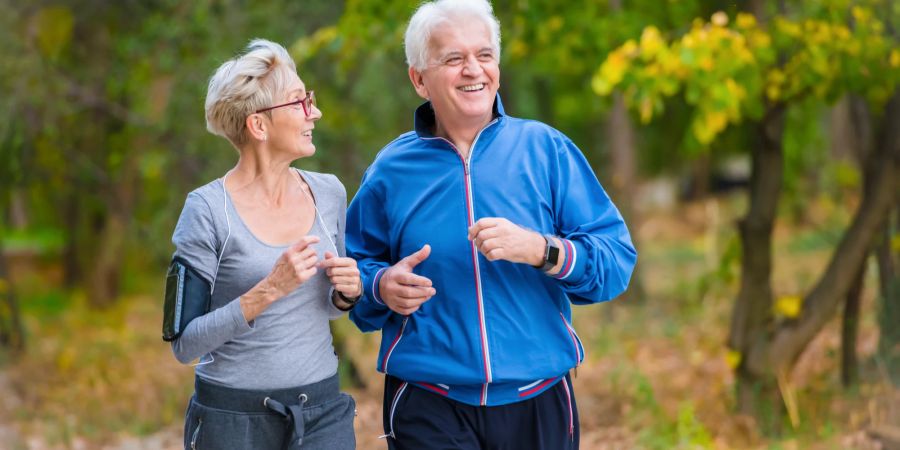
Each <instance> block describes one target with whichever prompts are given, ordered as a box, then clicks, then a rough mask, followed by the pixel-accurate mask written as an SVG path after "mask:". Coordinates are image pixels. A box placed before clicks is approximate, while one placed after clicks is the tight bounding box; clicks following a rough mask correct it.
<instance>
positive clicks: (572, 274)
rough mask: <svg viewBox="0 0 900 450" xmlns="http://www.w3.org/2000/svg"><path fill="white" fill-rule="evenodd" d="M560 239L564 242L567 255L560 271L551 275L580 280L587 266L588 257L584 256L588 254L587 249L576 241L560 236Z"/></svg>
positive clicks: (569, 279) (563, 278) (558, 277)
mask: <svg viewBox="0 0 900 450" xmlns="http://www.w3.org/2000/svg"><path fill="white" fill-rule="evenodd" d="M559 240H560V241H561V242H562V245H563V249H564V250H565V252H564V253H565V255H564V257H563V263H562V268H561V269H560V270H559V273H557V274H556V275H551V276H552V277H553V278H556V279H557V280H566V281H574V280H578V279H579V278H581V276H582V275H584V271H585V268H586V266H587V258H585V257H583V256H582V255H587V252H586V249H585V248H584V246H583V245H581V244H579V243H578V242H576V241H571V240H569V239H563V238H559Z"/></svg>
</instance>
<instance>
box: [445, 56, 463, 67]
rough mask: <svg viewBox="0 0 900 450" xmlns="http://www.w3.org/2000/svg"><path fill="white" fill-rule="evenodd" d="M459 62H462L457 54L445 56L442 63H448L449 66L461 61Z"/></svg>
mask: <svg viewBox="0 0 900 450" xmlns="http://www.w3.org/2000/svg"><path fill="white" fill-rule="evenodd" d="M461 62H462V58H461V57H459V56H454V57H452V58H447V59H446V60H445V61H444V64H447V65H449V66H455V65H458V64H459V63H461Z"/></svg>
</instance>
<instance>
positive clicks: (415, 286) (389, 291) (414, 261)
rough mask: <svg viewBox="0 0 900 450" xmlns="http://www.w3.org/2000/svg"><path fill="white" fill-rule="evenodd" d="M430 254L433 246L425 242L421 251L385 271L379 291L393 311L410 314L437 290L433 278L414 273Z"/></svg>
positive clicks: (405, 314) (379, 284)
mask: <svg viewBox="0 0 900 450" xmlns="http://www.w3.org/2000/svg"><path fill="white" fill-rule="evenodd" d="M430 254H431V246H429V245H428V244H425V245H424V246H423V247H422V248H421V249H419V251H417V252H415V253H413V254H412V255H409V256H407V257H406V258H403V259H401V260H400V261H399V262H397V264H394V265H393V266H391V267H390V268H388V269H387V270H385V271H384V275H382V276H381V280H380V281H379V283H378V293H379V295H380V296H381V299H382V300H383V301H384V304H385V305H387V307H388V308H390V309H391V311H394V312H396V313H398V314H403V315H404V316H408V315H410V314H412V313H414V312H416V311H417V310H418V309H419V307H420V306H422V303H425V302H427V301H428V299H430V298H431V297H432V296H434V294H435V293H436V292H437V291H435V289H434V288H433V287H432V286H431V280H429V279H428V278H425V277H423V276H420V275H416V274H414V273H413V268H414V267H416V265H418V264H419V263H421V262H422V261H425V259H426V258H428V255H430Z"/></svg>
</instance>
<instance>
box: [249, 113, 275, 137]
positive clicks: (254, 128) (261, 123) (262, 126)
mask: <svg viewBox="0 0 900 450" xmlns="http://www.w3.org/2000/svg"><path fill="white" fill-rule="evenodd" d="M245 125H247V131H248V132H249V133H250V137H252V138H253V139H256V140H260V141H265V140H266V139H268V134H269V133H268V129H269V123H268V121H267V120H265V119H264V116H263V115H262V114H260V113H254V114H250V115H249V116H247V119H246V123H245Z"/></svg>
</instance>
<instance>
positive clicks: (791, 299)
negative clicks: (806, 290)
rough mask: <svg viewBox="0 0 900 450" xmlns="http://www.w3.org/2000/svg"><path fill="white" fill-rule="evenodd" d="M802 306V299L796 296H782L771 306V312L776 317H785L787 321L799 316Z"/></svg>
mask: <svg viewBox="0 0 900 450" xmlns="http://www.w3.org/2000/svg"><path fill="white" fill-rule="evenodd" d="M802 306H803V299H802V298H800V297H799V296H797V295H783V296H781V297H778V299H777V300H775V304H774V305H772V311H773V312H774V313H775V315H776V316H781V317H787V318H788V319H793V318H796V317H798V316H799V315H800V310H801V308H802Z"/></svg>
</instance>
